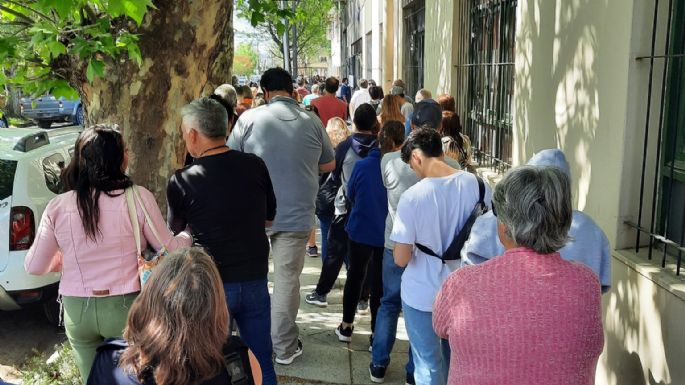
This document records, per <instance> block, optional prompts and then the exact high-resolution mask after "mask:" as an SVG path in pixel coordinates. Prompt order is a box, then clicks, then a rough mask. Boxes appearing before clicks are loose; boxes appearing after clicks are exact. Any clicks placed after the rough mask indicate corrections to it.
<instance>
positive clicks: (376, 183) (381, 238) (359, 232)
mask: <svg viewBox="0 0 685 385" xmlns="http://www.w3.org/2000/svg"><path fill="white" fill-rule="evenodd" d="M347 197H348V198H349V199H350V202H351V203H352V211H351V213H350V216H349V217H348V220H347V225H345V230H346V231H347V235H348V236H349V237H350V240H352V241H354V242H357V243H362V244H365V245H369V246H375V247H383V245H384V244H385V217H387V216H388V192H387V190H386V189H385V186H384V185H383V176H382V175H381V150H379V149H378V147H374V148H372V149H371V150H370V151H369V153H368V155H367V156H366V158H364V159H361V160H359V161H357V163H356V164H355V165H354V169H353V170H352V175H351V176H350V180H349V182H348V183H347Z"/></svg>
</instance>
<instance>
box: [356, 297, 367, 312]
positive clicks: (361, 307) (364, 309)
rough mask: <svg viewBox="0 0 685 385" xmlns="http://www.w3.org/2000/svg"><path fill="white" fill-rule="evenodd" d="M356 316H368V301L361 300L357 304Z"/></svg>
mask: <svg viewBox="0 0 685 385" xmlns="http://www.w3.org/2000/svg"><path fill="white" fill-rule="evenodd" d="M357 314H360V315H364V314H369V301H367V300H365V299H362V300H360V301H359V303H358V304H357Z"/></svg>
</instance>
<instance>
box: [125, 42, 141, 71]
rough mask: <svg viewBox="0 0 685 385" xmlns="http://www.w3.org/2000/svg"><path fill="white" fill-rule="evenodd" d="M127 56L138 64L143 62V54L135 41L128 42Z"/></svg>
mask: <svg viewBox="0 0 685 385" xmlns="http://www.w3.org/2000/svg"><path fill="white" fill-rule="evenodd" d="M127 49H128V57H129V58H130V59H132V60H133V61H135V62H136V64H138V65H139V66H140V65H141V64H143V56H142V55H141V54H140V48H139V47H138V44H136V43H130V44H129V45H128V47H127Z"/></svg>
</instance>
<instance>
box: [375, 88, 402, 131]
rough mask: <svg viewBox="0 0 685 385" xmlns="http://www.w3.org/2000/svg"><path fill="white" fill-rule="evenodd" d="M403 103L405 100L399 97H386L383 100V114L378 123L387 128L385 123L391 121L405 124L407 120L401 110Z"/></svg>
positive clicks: (379, 116)
mask: <svg viewBox="0 0 685 385" xmlns="http://www.w3.org/2000/svg"><path fill="white" fill-rule="evenodd" d="M402 103H404V100H403V99H402V97H400V96H397V95H386V96H385V98H383V104H382V105H381V108H382V110H381V114H380V115H378V122H379V123H380V125H381V127H382V126H385V123H387V122H389V121H391V120H396V121H398V122H402V123H404V121H405V119H404V115H402V110H401V108H402Z"/></svg>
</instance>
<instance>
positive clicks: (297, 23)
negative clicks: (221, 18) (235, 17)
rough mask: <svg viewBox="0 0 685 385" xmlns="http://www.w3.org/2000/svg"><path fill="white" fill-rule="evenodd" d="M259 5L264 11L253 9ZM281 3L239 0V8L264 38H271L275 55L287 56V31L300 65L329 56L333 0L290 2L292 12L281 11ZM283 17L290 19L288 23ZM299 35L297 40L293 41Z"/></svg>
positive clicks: (291, 52) (290, 46)
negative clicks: (285, 47)
mask: <svg viewBox="0 0 685 385" xmlns="http://www.w3.org/2000/svg"><path fill="white" fill-rule="evenodd" d="M255 2H256V3H260V4H261V8H257V9H255V8H253V3H255ZM279 3H280V1H278V0H267V1H257V0H255V1H248V0H238V7H237V9H238V11H239V14H240V15H241V16H243V17H246V18H247V19H249V20H250V22H251V23H252V25H253V26H254V27H257V28H258V30H259V31H260V32H261V33H262V35H266V36H269V37H270V38H271V40H272V41H273V43H274V44H275V46H276V47H275V49H274V50H273V52H272V53H273V54H274V55H276V56H278V57H280V58H282V57H283V52H282V47H283V40H282V39H283V34H284V31H286V30H287V31H288V41H289V47H288V48H289V50H290V57H291V58H292V57H299V59H300V60H299V62H306V61H309V60H312V59H313V60H317V61H318V57H319V56H327V54H328V52H329V50H330V47H329V46H330V44H329V41H328V37H327V31H328V26H329V25H330V22H331V20H330V17H329V12H330V11H331V9H332V8H333V5H334V2H333V0H289V1H286V2H285V3H284V4H285V5H286V6H287V7H290V10H289V11H288V10H279V9H278V6H279ZM274 7H275V10H274ZM288 12H289V13H288ZM283 15H286V16H287V23H285V19H284V17H283ZM286 24H287V26H286ZM295 31H297V33H296V34H295ZM295 35H296V36H297V39H294V38H293V37H294V36H295Z"/></svg>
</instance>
